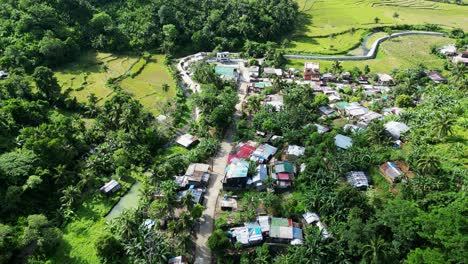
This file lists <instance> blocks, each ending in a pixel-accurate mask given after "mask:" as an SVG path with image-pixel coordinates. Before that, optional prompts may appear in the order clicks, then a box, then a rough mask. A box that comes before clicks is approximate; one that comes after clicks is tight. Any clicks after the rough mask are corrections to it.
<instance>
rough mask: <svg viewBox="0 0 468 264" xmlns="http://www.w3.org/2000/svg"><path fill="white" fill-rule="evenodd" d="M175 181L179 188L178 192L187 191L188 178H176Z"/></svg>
mask: <svg viewBox="0 0 468 264" xmlns="http://www.w3.org/2000/svg"><path fill="white" fill-rule="evenodd" d="M174 181H175V183H176V185H177V186H178V188H177V189H178V190H185V189H187V188H188V186H189V183H188V177H187V176H174Z"/></svg>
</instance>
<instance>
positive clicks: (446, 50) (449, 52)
mask: <svg viewBox="0 0 468 264" xmlns="http://www.w3.org/2000/svg"><path fill="white" fill-rule="evenodd" d="M439 52H440V53H441V54H442V55H445V56H455V55H457V47H455V45H454V44H449V45H446V46H443V47H442V48H440V49H439Z"/></svg>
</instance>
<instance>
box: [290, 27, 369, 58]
mask: <svg viewBox="0 0 468 264" xmlns="http://www.w3.org/2000/svg"><path fill="white" fill-rule="evenodd" d="M367 34H368V32H367V30H356V31H355V32H346V33H343V34H337V35H332V36H328V37H320V38H317V37H310V36H306V35H304V36H297V37H294V38H293V40H292V41H291V43H290V44H289V45H288V46H287V47H286V52H287V53H297V52H299V53H312V54H342V53H346V51H348V50H351V49H353V48H355V47H356V45H359V43H360V42H361V40H362V39H363V38H364V37H365V36H366V35H367Z"/></svg>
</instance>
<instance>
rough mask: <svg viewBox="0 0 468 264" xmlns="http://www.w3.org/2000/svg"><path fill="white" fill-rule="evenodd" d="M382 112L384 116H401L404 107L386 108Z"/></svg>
mask: <svg viewBox="0 0 468 264" xmlns="http://www.w3.org/2000/svg"><path fill="white" fill-rule="evenodd" d="M382 113H383V115H384V116H388V115H397V116H399V115H400V114H401V113H403V108H400V107H392V108H385V109H383V110H382Z"/></svg>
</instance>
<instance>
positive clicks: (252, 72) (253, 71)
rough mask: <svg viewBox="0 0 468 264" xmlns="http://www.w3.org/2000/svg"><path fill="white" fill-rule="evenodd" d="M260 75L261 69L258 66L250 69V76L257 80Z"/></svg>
mask: <svg viewBox="0 0 468 264" xmlns="http://www.w3.org/2000/svg"><path fill="white" fill-rule="evenodd" d="M259 75H260V67H258V66H250V67H249V76H250V77H254V78H257V77H258V76H259Z"/></svg>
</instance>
